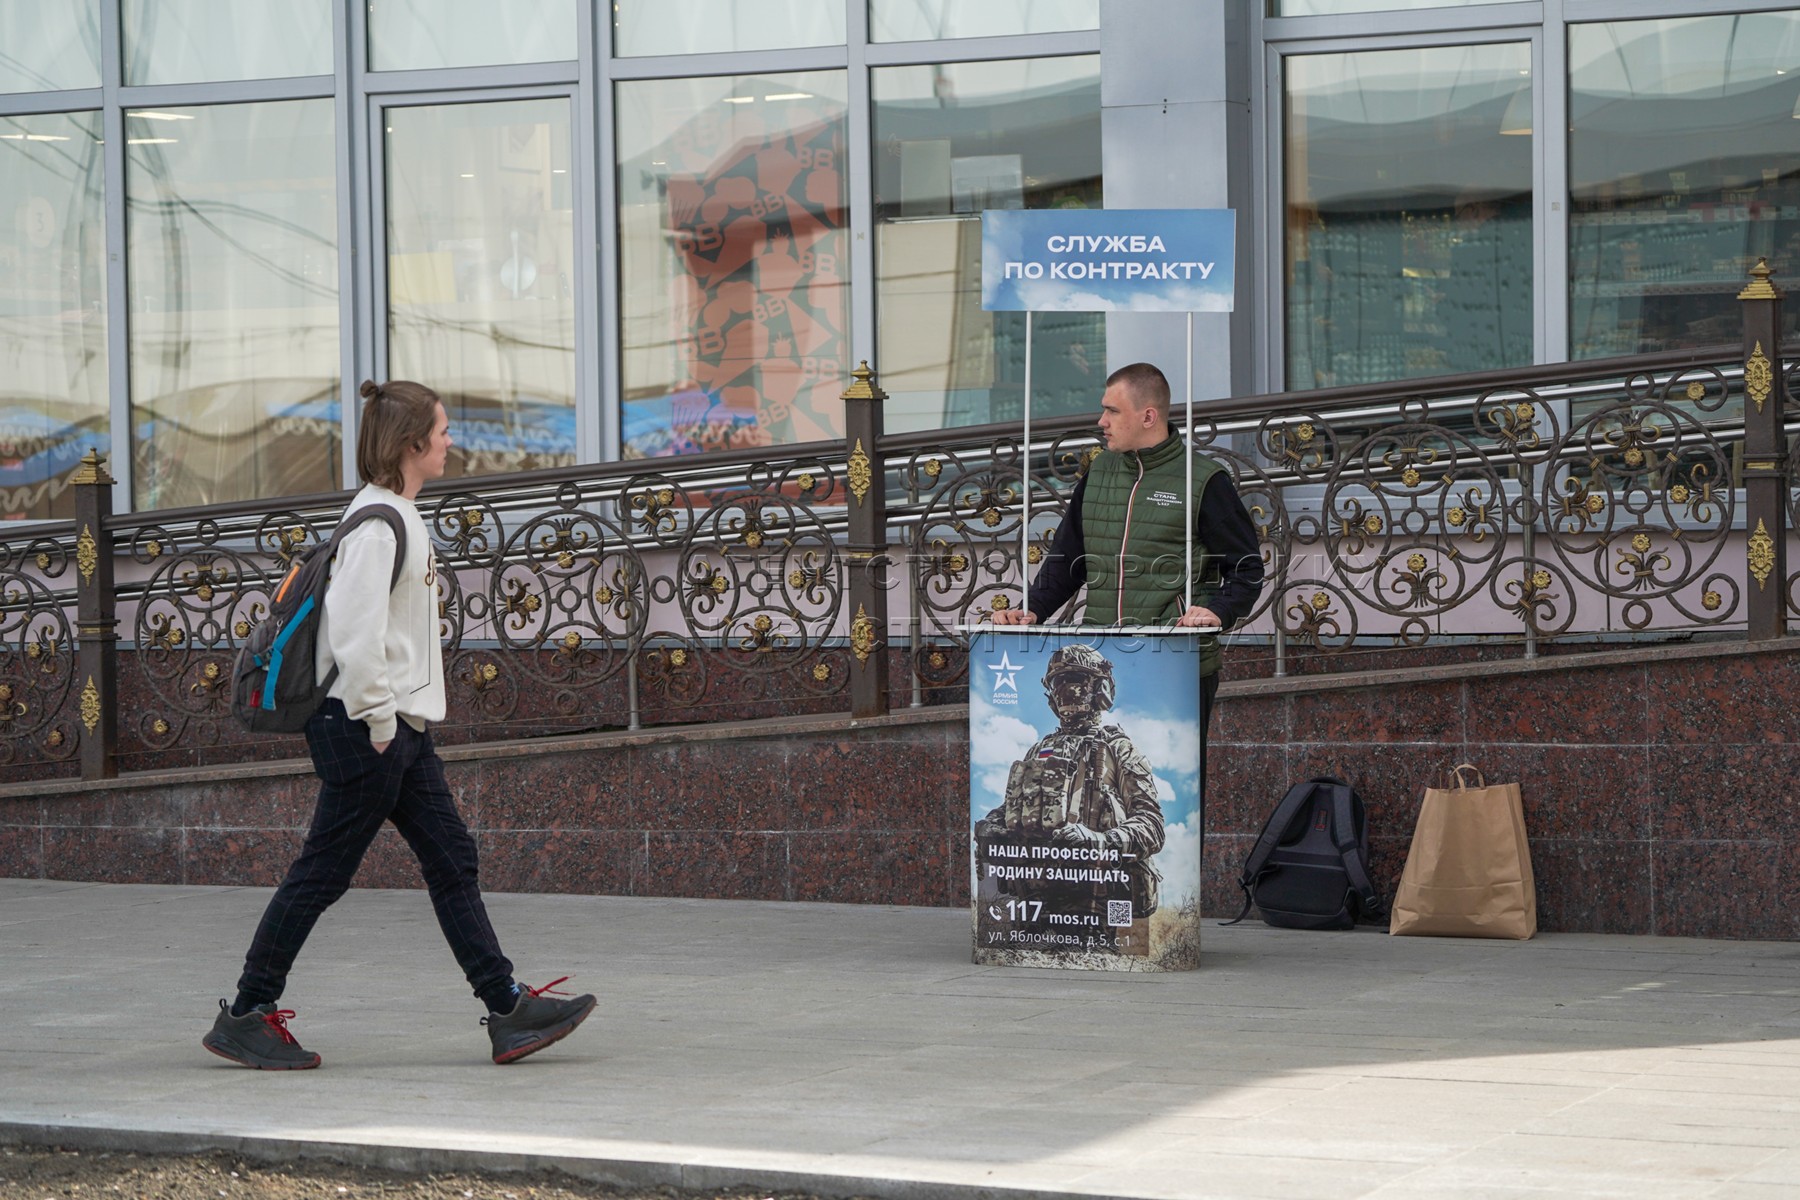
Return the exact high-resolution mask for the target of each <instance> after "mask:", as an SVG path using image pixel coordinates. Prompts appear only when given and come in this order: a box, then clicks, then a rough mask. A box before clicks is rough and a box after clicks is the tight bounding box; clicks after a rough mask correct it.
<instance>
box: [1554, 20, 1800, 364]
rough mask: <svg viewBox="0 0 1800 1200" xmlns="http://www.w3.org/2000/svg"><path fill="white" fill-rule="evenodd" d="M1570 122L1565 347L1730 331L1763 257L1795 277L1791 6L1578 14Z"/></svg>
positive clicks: (1652, 342)
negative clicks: (1683, 13) (1651, 14)
mask: <svg viewBox="0 0 1800 1200" xmlns="http://www.w3.org/2000/svg"><path fill="white" fill-rule="evenodd" d="M1569 124H1570V126H1571V132H1570V134H1569V191H1570V196H1569V276H1570V278H1569V322H1570V324H1569V354H1570V357H1571V358H1578V359H1579V358H1595V357H1604V356H1607V355H1613V354H1634V353H1639V352H1644V351H1651V350H1664V349H1677V348H1680V347H1684V346H1709V345H1717V344H1720V343H1725V342H1735V341H1736V340H1737V339H1738V337H1739V336H1740V332H1741V329H1742V317H1741V315H1740V312H1739V305H1738V303H1737V293H1738V291H1739V289H1741V288H1742V287H1743V286H1744V283H1745V280H1746V272H1747V271H1748V269H1749V268H1750V267H1751V266H1753V265H1754V264H1755V262H1756V259H1757V257H1758V256H1767V257H1768V259H1769V262H1770V265H1771V266H1774V267H1775V268H1776V270H1777V271H1778V272H1779V273H1780V274H1781V275H1782V276H1785V277H1787V278H1788V279H1790V280H1791V279H1792V278H1793V277H1794V276H1796V275H1800V11H1791V12H1779V13H1744V14H1741V15H1738V16H1724V17H1694V18H1682V19H1671V20H1662V21H1618V22H1609V23H1606V24H1592V25H1572V26H1570V27H1569ZM1797 317H1800V305H1792V304H1790V306H1789V308H1788V311H1787V312H1786V314H1785V319H1786V322H1787V329H1788V331H1789V333H1790V334H1792V333H1793V332H1794V330H1795V328H1796V319H1797Z"/></svg>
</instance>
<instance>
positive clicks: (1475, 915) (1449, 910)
mask: <svg viewBox="0 0 1800 1200" xmlns="http://www.w3.org/2000/svg"><path fill="white" fill-rule="evenodd" d="M1465 773H1467V775H1472V776H1473V778H1474V784H1473V786H1471V785H1470V783H1469V782H1468V779H1467V777H1466V776H1465ZM1452 780H1453V782H1454V784H1455V786H1454V787H1449V788H1435V787H1432V788H1426V789H1425V803H1424V804H1423V805H1421V806H1420V808H1419V823H1418V824H1417V825H1416V826H1414V827H1413V840H1412V849H1411V850H1410V851H1408V852H1407V855H1406V867H1405V869H1404V870H1402V871H1401V873H1400V889H1399V891H1398V892H1397V893H1396V894H1395V896H1394V907H1393V910H1392V915H1391V917H1390V919H1389V921H1388V932H1389V933H1406V934H1436V935H1440V936H1446V937H1490V938H1528V937H1530V936H1531V935H1532V934H1534V933H1536V932H1537V884H1536V881H1535V880H1534V879H1533V878H1532V874H1531V847H1530V845H1529V844H1527V842H1526V841H1525V809H1524V806H1523V804H1521V802H1520V800H1519V785H1518V784H1516V783H1502V784H1495V785H1494V786H1492V787H1490V786H1488V784H1487V781H1486V780H1485V779H1483V778H1482V776H1481V772H1480V771H1477V770H1476V769H1475V768H1474V767H1472V766H1470V765H1469V764H1468V763H1462V764H1460V765H1459V766H1457V768H1456V769H1455V771H1454V772H1452Z"/></svg>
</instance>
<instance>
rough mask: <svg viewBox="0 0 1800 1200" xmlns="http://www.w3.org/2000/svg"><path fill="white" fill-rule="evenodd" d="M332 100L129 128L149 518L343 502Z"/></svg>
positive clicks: (130, 239)
mask: <svg viewBox="0 0 1800 1200" xmlns="http://www.w3.org/2000/svg"><path fill="white" fill-rule="evenodd" d="M332 138H333V122H332V103H331V101H330V100H284V101H275V102H270V103H263V104H228V105H217V106H213V107H206V108H169V109H156V110H139V111H131V110H128V111H127V112H126V114H125V141H126V150H125V216H126V226H125V244H126V250H127V259H126V261H127V269H128V277H129V280H130V284H129V291H130V300H131V302H130V309H129V311H130V321H131V330H130V338H129V344H130V355H131V360H130V376H131V426H132V437H133V441H134V443H135V445H134V451H135V455H136V457H135V460H134V461H135V467H134V472H133V475H132V485H133V488H132V490H133V493H134V495H135V498H136V503H137V506H138V507H139V508H166V507H172V506H183V505H190V504H214V503H219V502H222V501H227V500H246V499H250V498H252V497H259V496H285V495H294V494H297V493H304V492H319V491H329V490H331V489H333V488H335V487H338V486H339V481H340V477H341V473H340V471H339V469H338V468H339V460H338V454H339V449H338V447H339V441H338V439H339V399H338V393H339V387H338V276H337V245H338V241H337V179H336V165H335V164H336V159H335V157H334V154H333V147H332Z"/></svg>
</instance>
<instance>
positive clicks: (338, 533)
mask: <svg viewBox="0 0 1800 1200" xmlns="http://www.w3.org/2000/svg"><path fill="white" fill-rule="evenodd" d="M368 521H385V522H386V523H387V526H388V528H389V529H392V530H393V531H394V573H393V576H392V577H391V578H390V579H389V580H388V591H390V592H391V591H393V590H394V589H395V588H396V587H399V586H400V576H401V575H402V574H403V573H404V572H405V571H406V521H405V519H404V518H403V517H401V515H400V510H399V509H397V508H395V507H394V506H393V505H391V504H368V505H364V506H363V507H362V508H359V509H357V510H356V511H355V512H354V513H352V514H350V516H349V518H348V519H346V520H344V521H342V522H340V523H339V524H338V527H337V528H336V529H335V530H333V531H332V534H331V553H333V554H336V553H337V548H338V544H339V543H340V542H342V541H343V540H344V538H345V536H346V535H348V534H349V532H350V531H351V530H352V529H355V528H356V527H357V526H358V525H362V524H364V523H365V522H368Z"/></svg>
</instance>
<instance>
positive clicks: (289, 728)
mask: <svg viewBox="0 0 1800 1200" xmlns="http://www.w3.org/2000/svg"><path fill="white" fill-rule="evenodd" d="M364 521H386V522H387V523H388V525H389V527H391V528H392V529H393V531H394V577H393V578H392V579H390V580H389V581H388V589H389V590H390V591H391V590H393V588H394V586H395V585H396V584H398V583H399V582H400V573H401V572H402V571H403V570H404V569H405V567H406V523H405V522H404V521H403V520H402V519H401V517H400V511H399V510H398V509H396V508H395V507H394V506H393V505H391V504H370V505H367V506H366V507H363V508H359V509H357V510H356V511H355V512H354V513H352V514H351V515H350V517H349V518H348V519H347V520H345V521H343V522H342V523H341V524H339V525H338V527H337V529H336V530H335V531H334V532H333V533H332V535H331V538H330V540H328V541H324V542H321V543H319V544H318V545H317V546H314V547H313V548H312V549H310V550H308V551H307V552H306V553H305V554H302V555H300V556H299V557H298V558H296V559H294V562H293V565H292V566H290V567H289V568H288V573H287V575H286V576H284V577H283V578H282V580H281V583H280V585H279V586H278V587H276V589H275V592H274V594H273V595H271V596H270V597H269V615H268V616H266V617H264V618H263V619H262V620H261V621H260V622H258V623H257V625H256V626H255V628H253V629H251V630H250V633H249V636H247V637H246V638H245V639H244V644H243V645H242V646H241V647H239V649H238V653H237V661H236V662H235V663H233V664H232V668H231V713H232V715H233V716H235V717H236V718H237V719H238V723H239V724H241V725H243V727H244V728H245V729H248V730H249V731H250V732H251V733H298V732H300V731H301V730H302V729H304V728H306V722H307V721H308V719H310V718H311V717H312V715H313V714H314V713H315V712H317V711H319V705H321V704H323V703H325V697H326V695H327V694H328V693H329V692H330V690H331V684H332V682H333V681H334V680H335V679H336V678H337V668H335V667H333V668H332V671H331V674H330V675H327V676H326V677H325V678H324V679H320V678H319V671H318V665H317V660H316V658H315V655H316V653H317V650H318V644H319V615H320V613H321V612H323V611H324V607H325V588H326V585H327V584H329V583H330V582H331V564H332V561H333V559H334V557H335V556H336V555H337V549H338V544H339V543H340V542H342V541H343V540H344V536H345V535H346V534H348V533H349V532H350V531H351V530H352V529H355V528H356V527H357V526H358V525H361V524H362V523H363V522H364Z"/></svg>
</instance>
